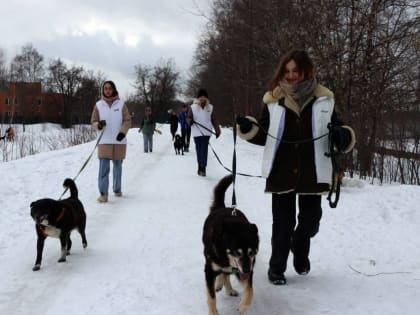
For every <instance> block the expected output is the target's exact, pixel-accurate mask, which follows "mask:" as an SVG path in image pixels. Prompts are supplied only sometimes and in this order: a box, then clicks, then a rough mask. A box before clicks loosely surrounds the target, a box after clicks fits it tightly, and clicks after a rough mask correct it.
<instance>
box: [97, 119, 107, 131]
mask: <svg viewBox="0 0 420 315" xmlns="http://www.w3.org/2000/svg"><path fill="white" fill-rule="evenodd" d="M105 126H106V120H101V121H99V122H98V129H99V130H102V129H103V128H104V127H105Z"/></svg>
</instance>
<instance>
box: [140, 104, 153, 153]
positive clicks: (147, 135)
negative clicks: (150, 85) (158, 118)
mask: <svg viewBox="0 0 420 315" xmlns="http://www.w3.org/2000/svg"><path fill="white" fill-rule="evenodd" d="M155 128H156V122H155V119H154V118H153V115H152V108H151V107H150V106H146V108H145V109H144V117H143V119H142V120H141V123H140V128H139V132H143V144H144V153H148V152H152V151H153V133H154V132H155Z"/></svg>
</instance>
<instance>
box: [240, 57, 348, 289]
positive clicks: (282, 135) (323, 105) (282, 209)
mask: <svg viewBox="0 0 420 315" xmlns="http://www.w3.org/2000/svg"><path fill="white" fill-rule="evenodd" d="M263 103H264V104H265V105H264V107H263V110H262V114H261V116H260V118H259V119H258V120H257V119H255V118H253V117H250V116H246V117H237V120H236V121H237V131H238V135H239V137H241V138H242V139H245V140H247V141H249V142H251V143H253V144H257V145H262V146H264V155H263V165H262V175H263V177H265V178H266V185H265V192H267V193H271V194H272V215H273V224H272V236H271V258H270V262H269V269H268V279H269V281H270V282H271V283H273V284H276V285H283V284H286V282H287V281H286V277H285V275H284V273H285V271H286V267H287V259H288V256H289V252H290V251H292V253H293V266H294V268H295V271H296V272H297V273H298V274H299V275H306V274H308V273H309V271H310V269H311V264H310V260H309V250H310V240H311V238H312V237H314V236H315V235H316V234H317V233H318V230H319V226H320V220H321V216H322V209H321V194H323V193H326V192H328V191H329V190H330V185H331V184H332V183H331V181H332V180H331V179H332V166H331V160H330V159H329V158H328V157H327V156H325V152H329V147H328V137H322V138H321V139H319V140H313V141H307V140H308V139H310V140H311V139H315V138H317V137H319V136H321V135H325V134H328V132H329V129H328V128H329V127H330V129H331V131H330V132H331V134H332V141H333V143H334V146H335V148H336V149H337V150H338V151H339V152H343V153H346V152H349V151H351V150H352V148H353V146H354V144H355V134H354V131H353V129H352V128H350V127H349V126H345V125H343V122H342V121H341V120H340V119H339V117H338V114H337V110H336V108H335V106H334V94H333V93H332V92H331V91H330V90H329V89H327V88H326V87H324V86H322V85H320V84H319V83H318V82H317V80H316V78H315V67H314V65H313V63H312V60H311V59H310V57H309V55H308V53H307V52H306V51H303V50H292V51H290V52H288V53H287V54H286V55H285V56H284V57H283V58H282V59H281V60H280V62H279V64H278V66H277V69H276V71H275V73H274V75H273V77H272V79H271V81H270V83H269V91H268V92H267V93H265V95H264V98H263ZM329 124H332V127H331V125H329ZM268 135H269V136H268ZM296 199H297V203H298V209H299V213H298V215H297V225H296Z"/></svg>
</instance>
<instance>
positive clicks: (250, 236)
mask: <svg viewBox="0 0 420 315" xmlns="http://www.w3.org/2000/svg"><path fill="white" fill-rule="evenodd" d="M232 179H233V178H232V176H231V175H229V176H226V177H224V178H223V179H222V180H221V181H220V182H219V183H218V184H217V186H216V187H215V189H214V201H213V204H212V205H211V207H210V214H209V215H208V217H207V219H206V221H205V223H204V229H203V243H204V256H205V259H206V264H205V267H204V271H205V276H206V285H207V304H208V307H209V314H210V315H216V314H218V313H217V309H216V291H220V290H221V289H222V288H223V286H224V287H225V290H226V293H227V294H228V295H231V296H237V295H238V293H237V292H236V291H235V290H234V289H233V288H232V285H231V283H230V274H232V273H233V274H235V275H236V276H237V278H238V281H239V282H240V283H241V284H242V286H243V287H244V294H243V297H242V299H241V302H240V304H239V314H244V313H245V312H246V310H247V309H248V308H249V306H250V305H251V303H252V296H253V289H252V276H253V268H254V264H255V259H256V255H257V252H258V244H259V238H258V229H257V226H256V225H255V224H251V223H250V222H249V221H248V220H247V218H246V217H245V215H244V214H243V213H242V212H241V211H240V210H238V209H233V208H226V206H225V202H224V199H225V193H226V190H227V188H228V187H229V186H230V184H231V183H232Z"/></svg>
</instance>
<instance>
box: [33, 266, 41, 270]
mask: <svg viewBox="0 0 420 315" xmlns="http://www.w3.org/2000/svg"><path fill="white" fill-rule="evenodd" d="M39 269H41V264H36V265H35V266H34V267H33V268H32V271H38V270H39Z"/></svg>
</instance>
